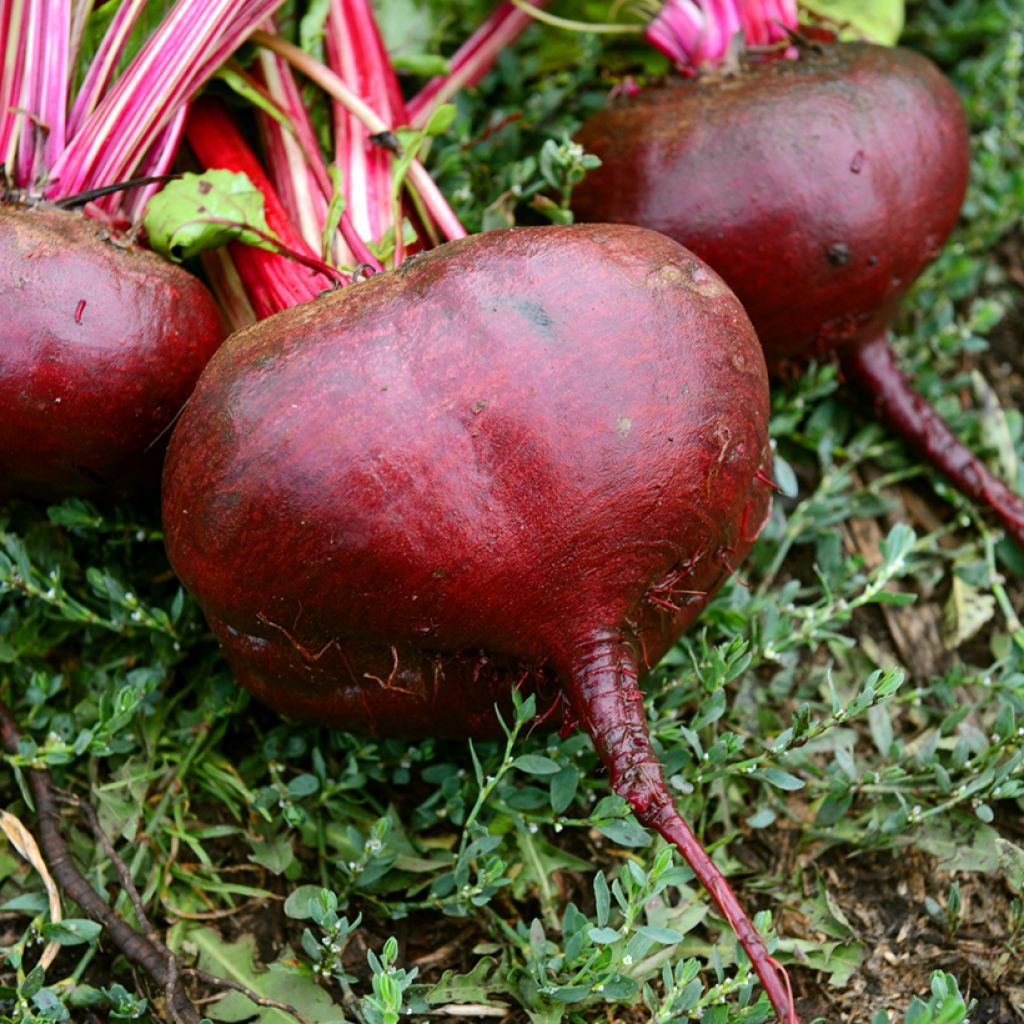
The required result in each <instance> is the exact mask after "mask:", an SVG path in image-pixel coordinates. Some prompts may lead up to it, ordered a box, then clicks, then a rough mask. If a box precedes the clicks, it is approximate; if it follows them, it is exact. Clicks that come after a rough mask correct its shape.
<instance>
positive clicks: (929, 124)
mask: <svg viewBox="0 0 1024 1024" xmlns="http://www.w3.org/2000/svg"><path fill="white" fill-rule="evenodd" d="M578 138H579V141H580V142H581V143H582V144H583V145H584V146H585V148H586V149H587V150H589V151H590V152H593V153H596V154H597V155H598V156H599V157H600V158H601V160H602V161H603V165H602V166H601V167H600V168H599V169H597V170H596V171H594V172H593V173H592V174H590V175H588V177H587V178H586V179H585V181H584V182H583V183H582V184H581V185H580V186H579V187H578V188H577V190H576V192H575V193H574V203H573V205H574V209H575V211H576V213H577V214H578V216H579V217H580V218H581V219H583V220H595V221H617V222H623V223H634V224H643V225H645V226H648V227H651V228H655V229H656V230H659V231H663V232H664V233H666V234H668V235H669V236H671V237H673V238H675V239H676V240H678V241H679V242H681V243H682V244H684V245H686V246H688V247H689V248H691V249H693V251H694V252H696V253H697V254H698V255H700V256H701V257H702V258H703V259H705V260H707V261H708V263H710V264H711V266H713V267H714V268H715V269H716V270H717V271H718V272H719V273H720V274H722V276H723V277H724V278H725V280H726V281H727V282H728V283H729V284H730V286H731V287H732V288H734V289H735V291H736V294H737V295H738V296H739V298H740V300H741V301H742V302H743V305H744V307H745V308H746V310H747V312H748V313H749V314H750V317H751V320H752V321H753V323H754V326H755V328H756V329H757V333H758V336H759V337H760V339H761V344H762V345H763V346H764V351H765V356H766V358H767V361H768V364H769V367H771V368H773V369H779V368H781V367H783V366H785V365H786V364H789V363H791V362H794V361H799V360H802V359H805V358H807V357H809V356H817V355H821V354H823V353H826V352H829V351H832V350H837V351H838V352H839V357H840V359H841V363H842V367H843V370H844V373H845V375H846V376H847V377H848V378H849V379H850V380H851V381H852V382H853V383H855V384H858V385H860V386H861V387H863V388H864V389H865V390H866V391H867V393H868V394H869V395H870V397H871V399H872V401H873V402H874V404H875V406H876V408H877V410H878V412H879V414H880V415H882V416H883V417H885V418H887V419H888V420H889V422H890V423H891V424H892V425H893V426H895V427H896V428H897V429H898V430H899V431H900V432H901V433H902V434H903V436H904V437H905V438H906V439H907V440H909V441H910V442H911V443H912V444H914V445H916V446H917V447H918V448H919V449H920V450H921V451H922V453H923V454H924V455H925V457H926V458H928V459H929V460H930V461H931V462H932V463H934V465H936V466H937V467H938V468H939V469H940V470H942V471H943V472H944V473H946V474H947V475H948V476H949V477H950V478H951V479H952V480H953V482H954V483H955V484H956V485H957V487H959V488H960V489H961V490H962V491H964V492H965V493H966V494H968V495H970V496H971V497H972V498H974V499H975V500H977V501H980V502H983V503H985V504H987V505H989V506H990V507H991V508H993V509H994V511H995V512H996V514H997V515H998V516H999V518H1000V520H1001V521H1002V523H1003V525H1004V526H1005V527H1006V529H1007V530H1008V531H1009V532H1010V534H1011V535H1012V536H1013V537H1014V538H1015V539H1016V540H1017V541H1018V542H1021V543H1024V502H1022V501H1021V499H1020V498H1018V497H1017V496H1015V495H1014V494H1013V493H1012V492H1011V491H1010V490H1009V489H1008V488H1007V487H1006V486H1005V485H1003V484H1002V483H1000V482H999V481H998V480H997V479H995V478H994V477H993V476H992V475H991V473H989V472H988V470H987V469H986V468H985V466H984V465H983V464H982V463H981V462H980V460H978V459H977V458H976V457H975V456H973V455H972V454H971V453H970V452H969V451H967V449H965V448H964V447H963V445H962V444H960V443H959V442H958V441H957V440H956V438H955V437H954V436H953V435H952V434H951V433H950V431H949V429H948V427H946V426H945V424H944V423H942V421H941V420H940V419H939V417H938V416H937V415H936V414H935V413H934V411H932V410H931V409H928V407H927V406H926V404H925V403H924V402H923V400H922V399H921V398H920V397H919V396H917V395H915V394H914V392H913V391H912V389H911V388H910V386H909V384H908V382H907V381H906V379H905V378H904V377H903V376H902V375H901V374H900V373H899V371H898V370H897V368H896V365H895V363H894V362H893V358H892V353H891V351H890V350H889V346H888V342H887V340H886V329H887V327H888V325H889V322H890V320H891V319H892V317H893V315H894V313H895V311H896V308H897V306H898V305H899V302H900V300H901V298H902V297H903V295H904V294H905V292H906V291H907V289H908V288H909V287H910V286H911V284H912V283H913V282H914V280H915V279H916V278H917V277H918V275H919V274H920V273H921V271H922V270H923V269H924V268H925V267H926V266H927V265H928V263H929V262H931V260H933V259H934V258H935V256H936V255H937V253H938V252H939V250H940V248H941V246H942V244H943V242H944V241H945V239H946V238H947V236H948V235H949V233H950V231H951V230H952V228H953V226H954V224H955V223H956V219H957V215H958V212H959V209H960V204H961V202H962V200H963V196H964V190H965V187H966V183H967V172H968V155H969V154H968V139H967V126H966V122H965V119H964V114H963V109H962V106H961V104H960V101H959V98H958V97H957V94H956V92H955V91H954V89H953V87H952V86H951V85H950V84H949V82H948V81H947V80H946V79H945V78H944V77H943V76H942V74H941V73H940V72H939V71H938V69H937V68H935V67H934V65H932V64H931V63H930V62H929V61H928V60H927V59H925V58H924V57H921V56H920V55H918V54H915V53H912V52H910V51H908V50H903V49H899V48H894V49H886V48H882V47H876V46H869V45H863V44H842V45H833V46H821V47H815V48H806V49H804V50H803V52H802V53H801V54H800V57H799V59H798V60H784V59H777V60H768V61H762V62H760V63H747V64H745V65H744V66H743V67H742V69H741V70H740V71H739V72H738V73H737V74H735V75H732V76H727V75H722V74H714V73H712V74H701V75H698V76H697V77H696V78H694V79H692V80H690V81H686V82H680V83H678V84H676V85H674V86H669V87H666V88H662V89H650V90H644V91H642V92H641V93H639V94H638V95H636V96H635V97H633V98H631V99H629V100H628V101H624V102H620V103H619V104H617V105H616V106H614V107H612V108H610V109H607V110H605V111H602V112H600V113H598V114H596V115H595V116H594V117H593V118H591V119H590V120H589V121H588V122H587V123H586V124H585V125H584V127H583V129H582V131H581V132H580V133H579V136H578Z"/></svg>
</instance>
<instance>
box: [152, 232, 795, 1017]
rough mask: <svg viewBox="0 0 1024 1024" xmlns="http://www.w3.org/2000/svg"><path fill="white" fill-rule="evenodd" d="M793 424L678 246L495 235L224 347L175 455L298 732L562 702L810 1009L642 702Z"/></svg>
mask: <svg viewBox="0 0 1024 1024" xmlns="http://www.w3.org/2000/svg"><path fill="white" fill-rule="evenodd" d="M767 412H768V406H767V380H766V373H765V367H764V361H763V358H762V356H761V353H760V349H759V347H758V344H757V339H756V338H755V337H754V334H753V331H752V330H751V327H750V323H749V321H748V319H747V317H746V315H745V314H744V313H743V310H742V309H741V308H740V305H739V303H738V302H737V301H736V299H735V297H734V296H733V295H732V294H731V292H729V290H728V289H727V288H726V287H725V286H724V285H723V284H722V282H721V280H720V278H718V277H717V276H716V275H715V274H714V273H712V272H710V271H709V270H707V268H706V267H705V266H704V265H703V264H702V263H701V262H700V261H699V260H697V259H696V258H694V256H693V255H692V254H691V253H688V252H687V251H686V250H684V249H682V248H681V247H679V246H678V245H676V244H675V243H674V242H672V241H670V240H669V239H667V238H664V237H662V236H660V235H657V234H654V233H653V232H649V231H645V230H643V229H640V228H632V227H604V226H600V227H588V226H581V227H574V228H563V227H552V228H538V229H519V230H515V229H514V230H511V231H502V232H492V233H490V234H486V235H477V236H473V237H470V238H467V239H464V240H462V241H459V242H453V243H450V244H448V245H445V246H442V247H440V248H438V249H436V250H433V251H432V252H430V253H427V254H425V255H423V256H420V257H417V258H415V259H413V260H409V261H407V262H406V263H405V264H404V265H403V266H402V267H401V268H400V269H399V270H397V271H394V272H391V273H388V274H383V275H378V276H376V277H373V278H371V279H370V280H369V281H366V282H365V283H362V284H359V285H354V286H351V287H347V288H345V289H343V290H342V291H340V292H336V293H333V294H330V295H326V296H323V297H321V298H319V299H317V300H316V301H315V302H312V303H308V304H306V305H305V306H301V307H296V308H293V309H290V310H287V311H285V312H284V313H280V314H277V315H276V316H273V317H271V318H270V319H268V320H265V321H263V322H261V323H259V324H256V325H254V326H253V327H250V328H246V329H245V330H243V331H240V332H239V333H237V334H236V335H234V336H233V337H232V338H231V339H230V340H229V341H228V342H227V343H226V344H225V346H224V347H223V348H222V349H221V350H220V352H218V353H217V355H216V356H215V357H214V359H213V360H212V361H211V363H210V365H209V367H208V368H207V370H206V372H205V373H204V374H203V377H202V379H201V380H200V383H199V385H198V387H197V389H196V392H195V394H194V395H193V397H192V400H191V401H190V402H189V405H188V407H187V409H186V410H185V413H184V415H183V416H182V418H181V421H180V422H179V424H178V426H177V428H176V430H175V433H174V437H173V439H172V442H171V445H170V449H169V452H168V459H167V464H166V468H165V474H164V522H165V528H166V539H167V546H168V551H169V553H170V557H171V561H172V563H173V565H174V568H175V570H176V571H177V572H178V574H179V576H180V577H181V579H182V580H183V582H184V583H185V585H186V586H187V587H188V588H189V589H190V590H191V591H192V593H193V594H195V595H196V597H197V598H198V600H199V602H200V604H201V605H202V606H203V609H204V611H205V612H206V614H207V616H208V618H209V619H210V622H211V624H212V625H213V627H214V629H215V630H216V632H217V634H218V636H219V637H220V638H221V640H222V642H223V643H224V645H225V649H226V651H227V654H228V657H229V659H230V660H231V663H232V665H233V667H234V669H235V671H236V673H237V674H238V676H239V678H240V679H241V680H242V681H243V682H244V683H245V685H247V686H248V687H250V688H251V689H252V690H254V691H255V692H256V693H257V694H258V695H260V696H261V697H262V698H263V699H265V700H267V701H268V702H269V703H271V704H272V705H273V706H275V707H277V708H278V709H280V710H282V711H285V712H288V713H290V714H293V715H301V716H302V717H307V718H315V719H317V720H319V721H321V722H324V723H328V724H334V725H338V726H341V727H343V728H345V729H347V730H354V731H371V732H377V733H381V734H387V735H447V736H466V735H480V734H490V733H491V732H493V731H494V724H495V723H494V717H493V711H492V710H491V708H492V705H493V704H494V703H495V702H496V701H498V702H503V701H505V700H506V699H507V694H508V691H509V686H510V684H511V683H513V682H516V681H517V680H520V679H523V680H526V681H528V682H529V683H530V684H531V685H538V684H539V685H540V687H541V688H542V689H544V687H545V680H546V681H547V683H546V686H547V688H548V689H550V691H551V692H552V693H557V692H559V691H560V692H562V693H564V694H565V695H566V696H567V698H568V700H569V702H570V705H571V708H572V711H573V713H574V714H575V715H576V716H577V717H578V718H579V720H580V722H581V723H582V724H583V725H584V727H585V728H586V729H587V731H588V732H589V733H590V735H591V736H592V738H593V740H594V743H595V746H596V747H597V749H598V751H599V752H600V755H601V757H602V759H603V760H604V762H605V764H606V765H607V766H608V768H609V770H610V773H611V779H612V785H613V786H614V787H615V789H616V791H617V792H619V793H620V794H621V795H622V796H623V797H625V798H626V799H627V800H628V801H629V802H630V804H631V805H632V807H633V809H634V810H635V812H636V813H637V815H638V817H639V818H640V820H641V821H643V822H644V823H646V824H647V825H649V826H651V827H653V828H656V829H658V830H659V831H660V832H661V833H662V834H663V835H665V836H666V837H667V838H669V839H670V841H672V842H674V843H676V844H677V845H678V846H679V847H680V849H681V850H682V851H683V852H684V854H685V855H686V857H687V859H688V860H689V861H690V863H691V864H692V865H693V866H694V868H695V871H696V872H697V874H698V877H699V878H700V879H701V881H702V882H703V883H704V884H705V885H706V886H707V887H708V888H709V890H710V891H711V893H712V895H713V896H714V898H715V900H716V901H717V902H718V904H719V906H720V907H721V908H722V909H723V911H724V912H725V913H726V915H727V917H728V919H729V921H730V923H731V924H732V925H733V927H734V928H735V929H736V930H737V934H738V935H739V936H740V938H741V940H742V941H743V943H744V946H745V948H746V949H747V951H748V953H749V955H750V956H751V959H752V960H753V961H754V962H755V964H756V965H757V969H758V972H759V974H760V975H761V976H762V978H764V980H765V984H766V987H767V988H768V991H769V994H770V996H771V998H772V1001H773V1003H774V1004H775V1005H776V1007H777V1008H779V1010H780V1014H781V1013H782V1012H787V1013H788V1012H789V1011H788V1010H787V1009H786V1007H787V1006H788V997H787V995H786V993H785V988H784V986H783V983H782V980H781V978H780V977H779V975H778V974H777V973H776V971H775V968H774V965H773V964H772V963H771V962H770V961H769V957H768V954H767V951H766V949H765V947H764V944H763V942H762V941H761V940H760V938H759V937H758V936H757V935H756V933H755V932H754V931H753V929H752V927H751V925H750V923H749V921H748V920H747V919H746V917H745V916H744V914H743V912H742V910H741V909H740V908H739V906H738V904H737V903H736V901H735V898H734V897H733V896H732V893H731V892H729V890H728V886H726V885H725V881H724V879H722V877H721V875H720V874H719V873H718V872H717V870H716V869H715V868H714V866H713V865H712V863H711V861H710V860H709V858H708V857H707V855H706V854H704V852H703V851H702V850H701V849H700V847H699V845H698V844H697V843H696V840H695V839H694V838H693V836H692V834H691V833H690V832H689V830H688V829H687V827H686V825H685V823H684V822H683V821H682V819H681V818H680V817H679V815H678V813H677V811H676V810H675V807H674V806H673V804H672V801H671V799H670V797H669V795H668V792H667V791H666V789H665V785H664V782H663V780H662V776H661V769H660V767H659V765H658V763H657V760H656V758H655V756H654V753H653V751H652V749H651V744H650V739H649V737H648V734H647V727H646V722H645V720H644V713H643V702H642V697H641V694H640V691H639V689H638V687H637V676H638V674H639V672H640V670H641V667H646V666H647V665H649V664H653V663H654V661H656V660H657V659H658V658H659V657H660V656H661V655H662V654H663V653H664V651H665V650H666V649H667V647H668V646H669V645H670V644H671V643H672V641H673V640H674V638H675V637H676V636H677V635H678V634H679V632H680V631H681V630H682V629H684V628H685V627H686V626H687V625H688V624H689V623H690V622H691V621H692V620H693V618H694V617H695V616H696V615H697V613H698V612H699V611H700V609H701V608H702V607H703V605H704V604H705V603H706V600H707V596H706V595H707V594H709V593H710V592H711V591H712V590H714V588H715V587H717V586H718V585H719V584H720V582H721V581H722V580H723V578H724V577H725V576H726V574H727V573H728V572H729V565H730V564H733V563H734V562H735V561H737V560H738V559H740V558H742V556H743V555H744V553H745V552H746V551H747V549H748V548H749V546H750V544H751V543H752V541H753V539H754V537H755V536H756V534H757V532H758V530H759V529H760V527H761V525H762V523H763V521H764V519H765V516H766V514H767V510H768V491H767V489H766V488H765V487H764V486H762V485H760V482H759V481H758V480H757V475H758V472H759V470H761V469H762V468H763V467H764V466H765V465H766V464H767V460H768V447H767V431H766V422H767ZM788 1019H790V1020H792V1019H793V1018H792V1017H789V1018H788Z"/></svg>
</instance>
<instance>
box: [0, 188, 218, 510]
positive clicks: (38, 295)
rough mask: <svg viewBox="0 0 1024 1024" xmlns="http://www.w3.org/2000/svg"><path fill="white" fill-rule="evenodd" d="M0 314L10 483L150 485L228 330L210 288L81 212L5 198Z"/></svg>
mask: <svg viewBox="0 0 1024 1024" xmlns="http://www.w3.org/2000/svg"><path fill="white" fill-rule="evenodd" d="M0 322H2V323H3V325H4V327H3V334H2V336H0V494H12V493H18V494H27V495H34V496H38V497H43V498H60V497H65V496H68V495H72V494H75V495H99V496H112V495H116V494H120V493H124V492H128V491H133V490H137V489H139V488H140V487H145V486H147V485H148V486H150V487H152V486H154V485H155V484H156V482H157V481H158V480H159V467H160V459H161V454H162V451H161V450H160V446H159V445H157V444H155V442H156V441H157V440H158V438H159V435H160V433H161V431H163V430H165V429H166V427H167V426H168V424H169V423H170V422H171V420H172V419H173V418H174V416H175V415H176V414H177V412H178V411H179V410H180V408H181V406H182V405H183V404H184V402H185V400H186V399H187V398H188V395H189V393H190V392H191V390H192V386H193V384H194V383H195V380H196V378H197V377H198V376H199V372H200V370H201V369H202V368H203V365H204V364H205V363H206V361H207V360H208V359H209V357H210V355H211V354H212V353H213V351H214V350H215V349H216V347H217V346H218V345H219V344H220V342H221V341H222V340H223V337H224V328H223V325H222V322H221V318H220V314H219V313H218V311H217V307H216V305H215V304H214V301H213V298H212V297H211V296H210V294H209V292H207V290H206V288H205V287H204V286H203V285H202V284H201V283H200V282H199V281H198V280H197V279H196V278H194V277H192V276H191V275H190V274H188V273H186V272H185V271H184V270H182V269H181V268H180V267H176V266H174V265H173V264H171V263H168V262H167V261H166V260H163V259H161V258H160V257H158V256H156V255H155V254H153V253H151V252H147V251H145V250H142V249H139V248H137V247H135V246H132V245H129V244H128V243H127V242H121V243H120V244H117V243H116V242H115V240H110V239H109V232H107V231H105V230H104V228H103V227H102V226H101V225H100V224H98V223H96V222H95V221H91V220H89V219H88V218H86V217H83V216H82V215H81V214H78V213H71V212H67V211H62V210H58V209H55V208H53V207H46V206H42V205H40V206H37V207H33V208H16V207H12V206H0Z"/></svg>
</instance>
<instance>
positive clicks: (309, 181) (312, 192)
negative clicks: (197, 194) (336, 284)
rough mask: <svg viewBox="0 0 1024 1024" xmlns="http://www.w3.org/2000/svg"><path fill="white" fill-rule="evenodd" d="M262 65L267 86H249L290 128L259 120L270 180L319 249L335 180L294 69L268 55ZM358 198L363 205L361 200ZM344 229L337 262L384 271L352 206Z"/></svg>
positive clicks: (336, 243) (342, 224) (335, 244)
mask: <svg viewBox="0 0 1024 1024" xmlns="http://www.w3.org/2000/svg"><path fill="white" fill-rule="evenodd" d="M259 63H260V72H261V74H262V78H263V81H262V82H260V81H258V80H254V79H250V84H252V85H253V87H254V88H256V89H259V90H260V91H261V92H262V93H263V94H264V95H265V97H266V99H267V100H268V102H270V103H273V104H274V105H275V106H276V107H277V108H278V109H279V110H280V111H281V114H282V116H283V117H284V118H285V120H286V121H287V123H288V125H289V127H290V128H291V131H289V130H288V129H287V128H285V126H284V125H282V124H281V122H280V121H278V120H276V119H275V118H272V117H270V116H268V115H267V114H265V113H264V112H262V111H260V112H259V113H258V115H257V122H258V124H259V128H260V137H261V139H262V141H263V147H264V152H265V154H266V159H267V167H268V169H269V176H270V179H271V181H272V182H273V184H274V187H275V189H276V190H277V193H278V195H279V196H280V198H281V202H282V204H283V205H284V208H285V209H286V210H287V211H288V214H289V216H290V218H291V221H292V224H293V225H297V226H298V228H299V230H300V232H301V233H302V235H303V237H304V238H305V239H306V243H307V244H308V245H309V247H310V248H311V249H315V250H319V249H320V248H321V246H322V241H323V240H322V230H323V224H324V220H325V217H326V214H327V207H328V204H329V202H330V200H331V196H332V192H333V187H332V185H331V180H330V175H329V174H328V172H327V167H326V165H325V164H324V160H323V156H322V155H321V153H320V147H319V144H318V143H317V140H316V132H315V131H314V129H313V123H312V121H311V120H310V119H309V113H308V112H307V110H306V107H305V104H304V103H303V100H302V96H301V94H300V92H299V87H298V85H297V84H296V82H295V77H294V75H293V74H292V69H291V67H290V66H289V65H288V64H287V63H286V62H285V61H284V60H283V59H282V58H281V57H279V56H277V54H274V53H270V52H268V51H266V50H260V53H259ZM353 199H354V200H358V197H353ZM356 205H357V206H358V202H356ZM339 227H340V231H341V237H340V238H338V237H335V239H334V240H333V252H332V255H333V258H334V262H335V263H337V264H339V265H354V264H357V263H365V264H367V265H369V266H371V267H373V268H374V270H380V269H381V266H380V264H379V263H378V261H377V259H376V257H375V256H374V255H373V253H371V252H370V250H369V249H368V248H367V246H366V242H365V241H364V240H363V238H362V237H361V236H360V235H359V232H358V231H357V229H356V227H355V224H354V222H353V218H352V213H351V209H349V208H348V205H346V209H345V210H344V211H343V213H342V216H341V222H340V224H339Z"/></svg>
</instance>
